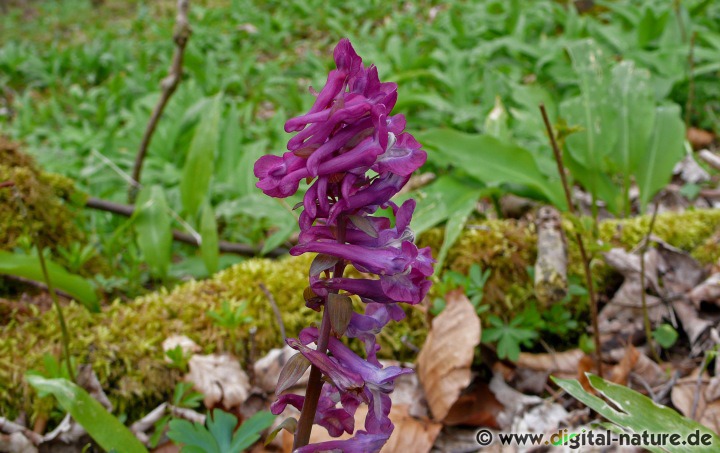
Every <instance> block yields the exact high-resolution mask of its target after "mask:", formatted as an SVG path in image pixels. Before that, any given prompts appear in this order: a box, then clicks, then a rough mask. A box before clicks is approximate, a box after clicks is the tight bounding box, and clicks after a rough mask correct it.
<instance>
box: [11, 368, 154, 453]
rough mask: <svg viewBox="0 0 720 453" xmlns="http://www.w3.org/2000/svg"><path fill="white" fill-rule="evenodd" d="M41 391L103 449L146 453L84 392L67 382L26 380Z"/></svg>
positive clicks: (30, 377)
mask: <svg viewBox="0 0 720 453" xmlns="http://www.w3.org/2000/svg"><path fill="white" fill-rule="evenodd" d="M25 379H26V380H27V382H28V383H29V384H30V385H32V386H33V387H34V388H35V389H37V390H38V391H43V392H46V393H52V394H53V395H54V396H55V398H57V400H58V403H59V404H60V407H62V408H63V409H64V410H66V411H67V412H69V413H70V415H71V416H72V418H74V419H75V420H76V421H77V422H78V423H79V424H80V425H82V427H83V428H85V429H86V430H87V432H88V434H90V437H92V438H93V440H95V442H97V443H98V444H99V445H100V446H101V447H102V448H103V449H105V450H107V451H110V450H116V451H120V452H147V450H146V449H145V446H144V445H143V444H142V443H141V442H140V441H139V440H138V439H137V438H136V437H135V436H134V435H133V434H132V433H131V432H130V430H129V429H128V428H127V427H125V425H123V424H122V423H120V421H119V420H118V419H117V418H115V417H114V416H113V415H112V414H110V413H109V412H108V411H107V410H105V408H104V407H103V406H102V405H101V404H100V403H99V402H97V400H95V398H93V397H92V396H90V395H89V394H88V393H87V392H86V391H85V390H83V389H82V388H80V387H78V386H77V385H75V384H73V383H72V382H70V381H68V380H65V379H45V378H43V377H41V376H26V377H25Z"/></svg>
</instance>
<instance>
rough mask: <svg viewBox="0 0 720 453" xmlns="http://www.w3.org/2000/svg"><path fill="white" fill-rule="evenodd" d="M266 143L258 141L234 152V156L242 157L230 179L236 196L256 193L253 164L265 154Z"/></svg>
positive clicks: (265, 141)
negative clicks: (235, 190)
mask: <svg viewBox="0 0 720 453" xmlns="http://www.w3.org/2000/svg"><path fill="white" fill-rule="evenodd" d="M268 143H269V142H268V141H267V140H258V141H255V142H252V143H248V144H245V145H242V147H239V148H236V149H235V150H234V151H235V153H236V154H241V155H242V157H241V158H240V162H239V164H238V165H237V166H236V167H235V168H234V169H233V173H234V175H233V178H232V179H231V181H232V183H233V186H235V187H236V188H237V191H238V195H240V196H245V195H250V194H255V193H258V188H257V187H256V186H255V183H257V178H256V177H255V173H254V168H255V162H256V161H257V160H258V159H260V157H262V156H263V155H264V154H265V152H266V150H267V148H268Z"/></svg>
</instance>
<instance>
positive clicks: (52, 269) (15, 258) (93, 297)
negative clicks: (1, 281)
mask: <svg viewBox="0 0 720 453" xmlns="http://www.w3.org/2000/svg"><path fill="white" fill-rule="evenodd" d="M45 265H46V266H47V270H48V275H49V277H50V280H51V281H52V284H53V286H54V287H55V288H56V289H59V290H61V291H65V292H66V293H68V294H70V295H71V296H72V297H73V298H74V299H75V300H77V301H78V302H80V303H81V304H83V305H85V307H87V309H88V310H90V311H92V312H95V313H97V312H99V311H100V304H99V302H98V297H97V294H95V289H94V288H93V286H92V285H91V284H90V282H88V281H87V280H85V279H84V278H82V277H80V276H79V275H74V274H71V273H69V272H68V271H66V270H65V269H64V268H63V267H62V266H60V265H59V264H57V263H54V262H53V261H51V260H49V259H47V258H45ZM0 274H6V275H14V276H16V277H22V278H27V279H29V280H34V281H36V282H41V283H44V282H45V276H44V275H43V271H42V267H40V260H39V259H38V258H37V256H32V255H20V254H17V253H10V252H5V251H2V250H0Z"/></svg>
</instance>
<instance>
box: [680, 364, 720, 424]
mask: <svg viewBox="0 0 720 453" xmlns="http://www.w3.org/2000/svg"><path fill="white" fill-rule="evenodd" d="M697 375H698V370H696V371H695V372H694V373H693V374H692V375H690V376H687V377H684V378H682V379H680V380H678V381H677V383H676V384H675V385H674V386H673V389H672V392H671V393H670V397H671V399H672V403H673V405H674V406H675V408H676V409H677V410H678V411H680V412H681V413H682V414H683V415H684V416H686V417H688V418H692V419H693V420H695V421H697V422H699V423H700V424H702V425H704V426H707V427H708V428H710V429H712V430H713V431H715V432H716V433H717V432H720V400H718V399H710V398H708V396H709V395H708V393H709V392H708V388H709V384H710V377H709V375H708V374H707V373H703V375H702V377H701V379H700V385H699V386H698V377H697ZM695 398H697V405H696V407H695V414H693V406H694V405H695V403H694V402H695Z"/></svg>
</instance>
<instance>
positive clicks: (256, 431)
mask: <svg viewBox="0 0 720 453" xmlns="http://www.w3.org/2000/svg"><path fill="white" fill-rule="evenodd" d="M274 421H275V416H274V415H273V414H271V413H270V412H268V411H259V412H257V413H256V414H255V415H253V416H252V417H250V418H248V419H247V420H245V422H244V423H243V424H242V425H241V426H240V429H238V430H237V432H236V433H235V437H234V438H233V442H232V445H231V446H230V451H231V452H241V451H243V450H245V449H247V448H249V447H250V446H251V445H252V444H254V443H255V442H257V440H258V439H260V433H261V432H262V431H264V430H266V429H267V428H269V427H270V426H271V425H272V424H273V422H274Z"/></svg>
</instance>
